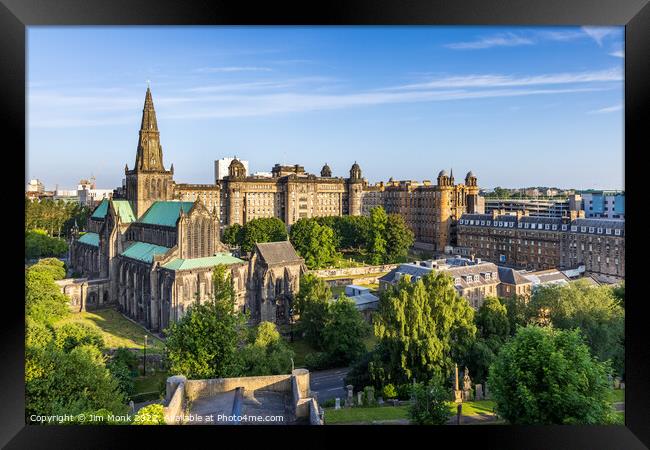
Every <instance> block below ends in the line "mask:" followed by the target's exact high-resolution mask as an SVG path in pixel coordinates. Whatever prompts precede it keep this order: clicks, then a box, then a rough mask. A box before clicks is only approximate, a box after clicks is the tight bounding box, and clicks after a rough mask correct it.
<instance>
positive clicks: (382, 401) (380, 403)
mask: <svg viewBox="0 0 650 450" xmlns="http://www.w3.org/2000/svg"><path fill="white" fill-rule="evenodd" d="M377 404H378V405H379V406H384V399H383V398H381V397H378V398H377Z"/></svg>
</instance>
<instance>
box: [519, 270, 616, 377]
mask: <svg viewBox="0 0 650 450" xmlns="http://www.w3.org/2000/svg"><path fill="white" fill-rule="evenodd" d="M530 307H531V310H532V311H534V312H535V313H536V315H537V316H538V317H542V318H548V319H549V320H550V323H551V324H552V325H553V326H554V327H556V328H561V329H564V330H571V329H574V328H579V329H580V330H582V332H583V334H584V336H585V338H586V341H587V344H588V345H589V348H590V349H591V352H592V354H593V355H594V356H596V357H598V358H599V359H600V360H601V361H605V360H611V361H612V366H613V368H614V370H615V372H616V373H618V374H619V375H621V374H622V373H623V371H624V348H623V340H624V338H625V333H624V322H625V311H624V309H623V307H622V306H620V304H619V302H618V300H617V299H616V297H614V295H613V293H612V289H611V288H610V287H609V286H598V287H595V286H592V285H591V284H589V283H587V282H584V281H582V280H580V281H576V282H573V283H570V284H568V285H551V286H545V287H542V288H540V289H538V290H537V291H536V292H535V293H534V294H533V297H532V298H531V302H530Z"/></svg>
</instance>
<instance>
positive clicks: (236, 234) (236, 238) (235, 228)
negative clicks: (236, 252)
mask: <svg viewBox="0 0 650 450" xmlns="http://www.w3.org/2000/svg"><path fill="white" fill-rule="evenodd" d="M243 238H244V227H242V226H241V225H240V224H238V223H234V224H232V225H230V226H229V227H226V228H225V229H224V230H223V236H222V237H221V240H222V241H223V243H224V244H228V245H232V246H236V245H241V243H242V240H243Z"/></svg>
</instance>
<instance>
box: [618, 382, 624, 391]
mask: <svg viewBox="0 0 650 450" xmlns="http://www.w3.org/2000/svg"><path fill="white" fill-rule="evenodd" d="M618 386H619V387H620V388H621V389H625V381H621V384H619V385H618Z"/></svg>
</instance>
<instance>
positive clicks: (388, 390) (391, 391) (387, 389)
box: [381, 383, 397, 399]
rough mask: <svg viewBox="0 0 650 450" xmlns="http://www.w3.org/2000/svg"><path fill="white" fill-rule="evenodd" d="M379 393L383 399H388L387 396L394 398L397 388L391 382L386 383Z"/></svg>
mask: <svg viewBox="0 0 650 450" xmlns="http://www.w3.org/2000/svg"><path fill="white" fill-rule="evenodd" d="M381 395H382V396H383V397H384V399H389V398H396V397H397V389H395V386H393V385H392V384H390V383H388V384H387V385H386V386H384V388H383V389H382V390H381Z"/></svg>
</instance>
